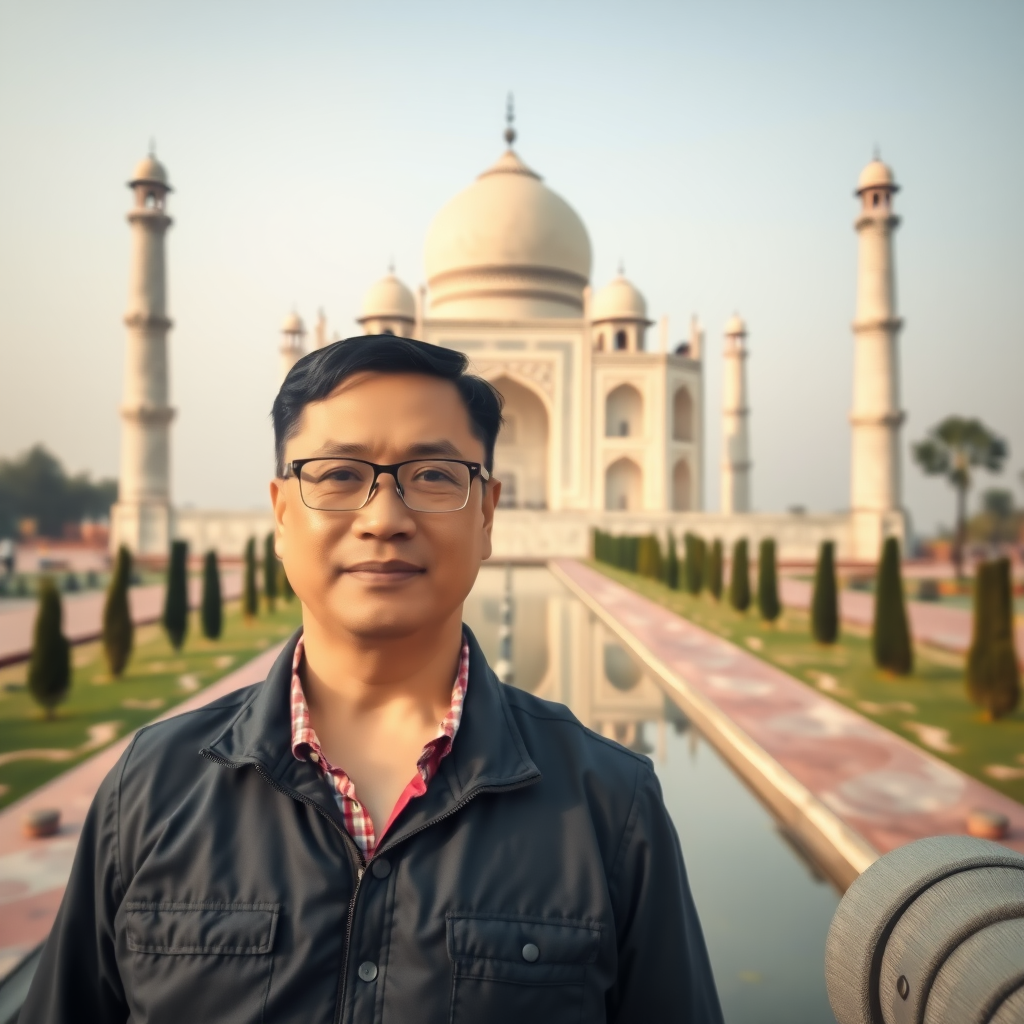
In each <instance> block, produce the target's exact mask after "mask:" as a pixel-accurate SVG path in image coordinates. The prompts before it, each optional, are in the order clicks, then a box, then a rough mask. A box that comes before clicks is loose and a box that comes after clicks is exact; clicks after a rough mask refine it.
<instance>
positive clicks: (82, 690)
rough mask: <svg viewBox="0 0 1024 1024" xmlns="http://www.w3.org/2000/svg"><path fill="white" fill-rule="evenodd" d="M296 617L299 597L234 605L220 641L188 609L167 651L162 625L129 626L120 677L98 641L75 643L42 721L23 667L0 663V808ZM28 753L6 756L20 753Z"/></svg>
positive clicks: (278, 635) (239, 661)
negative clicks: (269, 608) (247, 615)
mask: <svg viewBox="0 0 1024 1024" xmlns="http://www.w3.org/2000/svg"><path fill="white" fill-rule="evenodd" d="M299 621H300V606H299V602H298V601H292V602H291V603H290V604H284V603H282V602H278V606H277V611H276V612H274V613H273V614H268V613H266V612H263V613H262V614H261V615H260V616H258V617H257V618H256V619H255V620H253V621H252V622H249V623H247V622H245V621H244V620H243V619H242V617H241V614H240V611H239V603H238V602H234V603H233V604H230V605H228V606H227V608H226V614H225V620H224V632H223V635H222V636H221V638H220V639H219V640H206V639H205V638H204V637H203V635H202V631H201V629H200V626H199V622H198V617H197V615H196V614H194V613H193V615H192V616H191V619H190V622H189V632H188V637H187V638H186V640H185V645H184V647H183V648H182V649H181V650H180V651H174V650H172V648H171V646H170V644H169V643H168V642H167V638H166V636H165V634H164V632H163V629H162V628H161V627H159V626H143V627H141V628H138V629H136V631H135V651H134V653H133V655H132V659H131V662H130V663H129V666H128V669H127V671H126V672H125V674H124V676H122V678H121V679H119V680H112V679H111V677H110V675H109V674H108V672H107V666H106V662H105V660H104V657H103V652H102V649H101V647H100V645H99V644H98V643H90V644H82V645H81V646H78V647H75V648H74V680H73V682H72V686H71V690H70V692H69V694H68V697H67V699H66V700H65V702H64V703H63V704H61V705H60V706H59V707H58V708H57V714H56V718H55V719H53V720H52V721H47V720H46V718H45V717H44V715H43V712H42V710H41V709H40V708H39V706H38V705H37V704H36V703H35V702H34V701H33V700H32V698H31V696H30V695H29V693H28V691H27V690H26V689H25V678H26V673H27V666H26V665H24V664H21V665H11V666H9V667H7V668H4V669H0V807H3V806H5V805H6V804H9V803H11V802H12V801H14V800H17V799H18V798H19V797H21V796H24V795H25V794H26V793H28V792H29V791H30V790H32V789H35V787H36V786H39V785H42V783H44V782H48V781H49V780H50V779H52V778H53V777H54V776H56V775H59V774H60V773H61V772H64V771H67V769H68V768H71V767H73V766H74V765H76V764H78V763H79V762H80V761H82V760H84V759H85V758H87V757H89V756H90V755H92V754H93V753H95V752H96V751H97V750H100V749H102V748H103V747H105V746H106V745H107V744H108V743H111V742H113V741H114V740H115V739H117V738H118V737H119V736H124V735H125V733H127V732H130V731H132V730H133V729H137V728H138V727H139V726H140V725H144V724H145V723H146V722H149V721H152V719H154V718H156V717H157V716H159V715H161V714H162V713H163V712H165V711H166V710H167V709H168V708H170V707H172V706H173V705H175V704H178V703H180V702H181V701H183V700H185V699H187V698H188V697H190V696H192V694H194V693H195V692H197V691H198V690H201V689H203V688H205V687H207V686H209V685H210V683H213V682H216V681H217V680H218V679H222V678H223V677H224V676H225V675H227V674H228V673H229V672H232V671H233V670H234V669H236V668H238V667H240V666H241V665H244V664H245V663H246V662H247V661H249V660H251V659H252V658H254V657H255V656H256V655H257V654H259V653H260V651H263V650H265V649H266V648H267V647H269V646H271V645H272V644H274V643H277V642H278V641H279V640H281V639H283V638H284V637H286V636H288V635H289V634H290V633H291V632H292V631H293V630H294V629H295V627H296V626H297V625H298V624H299ZM29 750H31V751H35V752H36V753H35V754H34V755H33V756H27V757H26V756H23V755H22V756H12V755H16V752H19V751H29Z"/></svg>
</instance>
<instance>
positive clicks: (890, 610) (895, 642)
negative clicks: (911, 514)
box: [872, 537, 914, 676]
mask: <svg viewBox="0 0 1024 1024" xmlns="http://www.w3.org/2000/svg"><path fill="white" fill-rule="evenodd" d="M872 644H873V647H874V655H875V664H876V665H877V666H878V667H879V668H881V669H886V670H887V671H889V672H892V673H894V674H895V675H898V676H908V675H910V673H911V672H913V671H914V648H913V645H912V643H911V639H910V625H909V623H908V622H907V607H906V604H905V602H904V599H903V579H902V575H901V572H900V543H899V541H898V540H897V539H896V538H895V537H889V538H887V539H886V541H885V544H884V545H883V547H882V563H881V565H880V566H879V568H878V581H877V583H876V585H875V623H874V629H873V632H872Z"/></svg>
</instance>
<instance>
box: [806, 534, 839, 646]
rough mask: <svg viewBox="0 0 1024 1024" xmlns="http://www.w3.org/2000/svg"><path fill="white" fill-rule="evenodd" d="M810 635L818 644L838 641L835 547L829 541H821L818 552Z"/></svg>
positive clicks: (837, 592)
mask: <svg viewBox="0 0 1024 1024" xmlns="http://www.w3.org/2000/svg"><path fill="white" fill-rule="evenodd" d="M811 633H812V634H813V635H814V639H815V640H817V641H818V643H819V644H834V643H835V642H836V640H838V639H839V591H838V588H837V587H836V546H835V544H833V543H832V541H830V540H825V541H822V542H821V547H820V549H819V550H818V565H817V568H816V569H815V570H814V596H813V597H812V598H811Z"/></svg>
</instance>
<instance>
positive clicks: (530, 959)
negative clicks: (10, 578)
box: [523, 942, 540, 964]
mask: <svg viewBox="0 0 1024 1024" xmlns="http://www.w3.org/2000/svg"><path fill="white" fill-rule="evenodd" d="M539 956H540V950H539V949H538V948H537V947H536V946H535V945H534V944H533V943H532V942H528V943H527V944H526V945H525V946H523V959H524V960H525V961H526V962H527V963H528V964H532V963H535V962H536V960H537V958H538V957H539Z"/></svg>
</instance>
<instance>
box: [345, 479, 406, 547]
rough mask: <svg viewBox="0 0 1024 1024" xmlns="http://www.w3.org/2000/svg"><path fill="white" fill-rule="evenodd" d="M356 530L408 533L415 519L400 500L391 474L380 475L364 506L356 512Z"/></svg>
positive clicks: (400, 497)
mask: <svg viewBox="0 0 1024 1024" xmlns="http://www.w3.org/2000/svg"><path fill="white" fill-rule="evenodd" d="M357 514H358V517H359V518H358V520H357V528H358V529H361V530H363V531H365V532H367V533H384V534H386V535H393V534H396V533H409V532H411V531H412V530H414V529H415V522H416V520H415V518H414V517H413V516H412V514H411V512H410V511H409V508H408V506H407V505H406V504H405V502H404V501H403V500H402V495H401V493H400V492H399V490H398V481H397V480H396V479H395V477H394V476H393V475H392V474H391V473H381V474H380V475H379V476H378V477H377V482H376V483H375V484H374V485H373V490H372V491H371V492H370V496H369V498H367V499H366V504H365V505H363V507H362V508H361V509H359V511H358V513H357Z"/></svg>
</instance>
